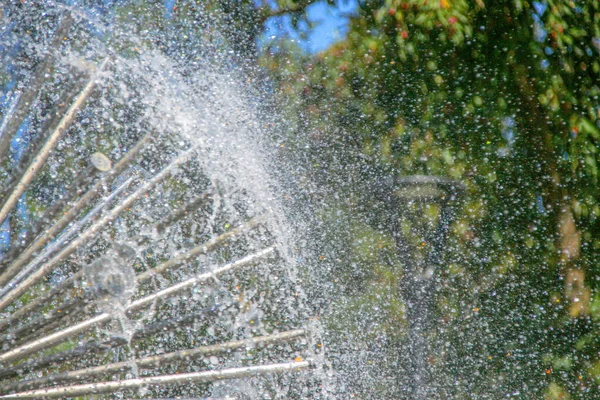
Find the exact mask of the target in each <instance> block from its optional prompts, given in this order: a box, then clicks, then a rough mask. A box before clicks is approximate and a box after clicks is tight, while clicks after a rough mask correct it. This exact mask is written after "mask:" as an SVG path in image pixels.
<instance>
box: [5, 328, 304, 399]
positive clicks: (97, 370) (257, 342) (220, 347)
mask: <svg viewBox="0 0 600 400" xmlns="http://www.w3.org/2000/svg"><path fill="white" fill-rule="evenodd" d="M306 333H307V332H306V330H304V329H295V330H291V331H286V332H280V333H276V334H272V335H264V336H256V337H253V338H250V339H243V340H235V341H230V342H225V343H219V344H215V345H210V346H202V347H197V348H193V349H188V350H180V351H175V352H171V353H166V354H160V355H157V356H151V357H145V358H141V359H137V360H130V361H123V362H118V363H112V364H106V365H100V366H97V367H91V368H85V369H80V370H76V371H69V372H64V373H60V374H54V375H48V376H45V377H43V378H38V379H30V380H26V381H21V382H14V383H11V384H8V385H5V386H2V387H1V388H0V390H1V391H2V392H3V393H7V392H11V391H15V390H24V389H26V388H29V387H32V386H34V387H37V388H41V387H43V386H44V385H48V384H54V385H56V384H58V383H65V382H72V381H82V380H84V379H89V378H98V377H102V376H103V375H107V374H111V373H117V372H124V371H127V370H128V369H131V368H132V367H133V366H135V367H136V368H139V369H143V368H146V369H147V368H154V367H159V366H161V365H165V364H167V363H171V362H174V361H191V360H195V359H198V358H202V357H207V356H212V355H216V354H222V353H227V352H230V351H235V350H239V349H242V348H246V347H248V346H252V347H254V346H267V345H269V344H273V343H280V342H287V341H291V340H295V339H298V338H301V337H304V336H305V335H306Z"/></svg>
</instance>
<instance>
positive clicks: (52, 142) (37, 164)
mask: <svg viewBox="0 0 600 400" xmlns="http://www.w3.org/2000/svg"><path fill="white" fill-rule="evenodd" d="M108 61H109V59H108V58H106V59H105V60H104V61H103V62H102V63H101V64H100V66H99V67H98V69H97V71H96V73H95V74H93V75H92V77H91V79H90V80H89V82H88V84H87V85H86V86H85V87H84V89H83V91H82V92H81V93H80V94H79V96H77V99H75V101H74V102H73V104H71V107H69V110H68V111H67V112H66V113H65V115H64V116H63V118H62V119H61V121H60V122H59V124H58V126H57V127H56V129H55V130H54V132H52V134H50V136H49V137H48V139H47V140H46V143H45V144H44V146H43V147H42V148H41V149H40V152H39V153H38V154H37V155H36V156H35V157H34V159H33V160H32V161H31V164H29V166H28V167H27V169H26V170H25V171H24V173H23V175H22V176H21V179H20V180H19V182H18V183H17V184H16V185H15V187H14V189H13V191H12V192H11V194H10V195H9V196H8V198H7V199H6V200H5V201H4V204H3V205H2V208H0V225H2V224H3V223H4V221H5V220H6V218H8V214H9V213H10V211H11V210H12V209H13V207H14V206H15V205H16V204H17V202H18V201H19V198H20V197H21V195H22V194H23V193H24V192H25V190H27V188H28V187H29V184H30V183H31V181H33V178H34V177H35V176H36V175H37V173H38V172H39V170H40V169H42V167H43V166H44V164H45V163H46V161H47V160H48V157H49V156H50V153H51V152H52V150H54V147H56V145H57V144H58V140H59V139H60V138H61V136H62V135H63V133H64V132H66V130H67V128H68V127H69V125H71V123H72V122H73V120H75V117H76V116H77V113H78V112H79V110H80V109H81V108H82V107H83V105H84V104H85V102H86V101H87V99H88V97H89V96H90V95H91V94H92V92H93V91H94V88H95V87H96V83H97V80H98V76H99V73H100V72H101V71H102V70H104V68H106V66H107V65H108Z"/></svg>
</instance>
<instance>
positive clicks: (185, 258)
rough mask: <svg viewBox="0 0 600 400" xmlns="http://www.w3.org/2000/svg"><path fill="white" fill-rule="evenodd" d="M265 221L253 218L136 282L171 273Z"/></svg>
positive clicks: (143, 274) (262, 218) (144, 275)
mask: <svg viewBox="0 0 600 400" xmlns="http://www.w3.org/2000/svg"><path fill="white" fill-rule="evenodd" d="M263 220H264V217H256V218H253V219H251V220H250V221H248V222H246V223H244V224H243V225H240V226H238V227H237V228H234V229H232V230H230V231H228V232H225V233H223V234H222V235H219V236H217V237H215V238H213V239H211V240H209V241H208V242H206V243H203V244H201V245H199V246H196V247H194V248H192V249H190V250H188V251H186V252H185V253H183V254H180V255H179V256H177V257H174V258H172V259H170V260H168V261H166V262H164V263H162V264H160V265H158V266H157V267H154V268H152V269H150V270H148V271H146V272H143V273H141V274H139V275H138V276H137V277H136V280H137V282H138V283H142V282H146V281H147V280H149V279H150V278H152V277H153V276H155V275H160V274H162V273H164V272H166V271H169V270H170V269H171V268H172V267H174V266H176V265H179V264H183V263H185V262H187V261H189V260H191V259H192V258H194V257H197V256H199V255H202V254H206V253H208V252H209V251H212V250H214V249H215V248H217V247H219V246H220V245H222V244H223V243H224V242H226V241H228V240H230V239H232V238H233V237H235V236H238V235H240V234H241V233H244V232H247V231H248V230H250V229H252V228H254V227H256V226H257V225H259V224H260V223H262V222H263Z"/></svg>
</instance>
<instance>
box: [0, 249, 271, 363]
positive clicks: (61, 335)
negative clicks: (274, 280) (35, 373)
mask: <svg viewBox="0 0 600 400" xmlns="http://www.w3.org/2000/svg"><path fill="white" fill-rule="evenodd" d="M274 253H275V247H268V248H266V249H263V250H261V251H259V252H257V253H254V254H250V255H248V256H246V257H244V258H241V259H239V260H237V261H235V262H232V263H230V264H226V265H224V266H222V267H218V268H215V269H214V270H212V271H210V272H206V273H203V274H200V275H197V276H195V277H193V278H190V279H187V280H185V281H183V282H180V283H177V284H175V285H173V286H170V287H168V288H166V289H163V290H160V291H158V292H156V293H153V294H151V295H148V296H146V297H142V298H141V299H139V300H136V301H133V302H132V303H131V304H129V305H128V306H127V307H126V308H125V310H124V311H125V312H126V313H128V314H131V313H135V312H136V311H139V310H140V309H142V308H143V307H146V306H148V305H151V304H152V303H154V302H155V301H157V300H160V299H166V298H169V297H172V296H174V295H176V294H179V293H180V292H182V291H184V290H187V289H190V288H192V287H194V286H196V285H198V284H201V283H204V282H207V281H210V280H212V279H215V278H216V277H217V276H219V275H221V274H223V273H225V272H229V271H232V270H235V269H238V268H240V267H244V266H247V265H250V264H252V263H255V262H256V261H258V260H260V259H262V258H265V257H268V256H271V255H272V254H274ZM113 317H115V315H114V314H111V313H102V314H99V315H96V316H95V317H93V318H90V319H88V320H85V321H82V322H80V323H78V324H75V325H73V326H70V327H68V328H66V329H63V330H61V331H58V332H55V333H53V334H51V335H48V336H45V337H43V338H41V339H38V340H35V341H33V342H30V343H27V344H24V345H22V346H20V347H17V348H15V349H13V350H9V351H7V352H5V353H3V354H0V364H2V365H6V363H9V362H13V361H16V360H19V359H22V358H25V357H27V356H28V355H29V354H31V353H34V352H36V351H38V350H42V349H45V348H49V347H52V346H54V345H56V344H59V343H62V342H64V341H65V340H67V339H69V338H71V337H73V336H75V335H77V334H79V333H82V332H85V331H87V330H89V329H91V328H93V327H94V326H97V325H100V324H103V323H106V322H109V321H110V320H112V319H113Z"/></svg>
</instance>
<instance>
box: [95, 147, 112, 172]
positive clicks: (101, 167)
mask: <svg viewBox="0 0 600 400" xmlns="http://www.w3.org/2000/svg"><path fill="white" fill-rule="evenodd" d="M90 163H91V164H92V166H93V167H94V168H96V169H97V170H98V171H100V172H106V171H108V170H110V169H111V168H112V163H111V161H110V158H108V157H107V156H106V155H104V153H100V152H96V153H94V154H92V155H91V156H90Z"/></svg>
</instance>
